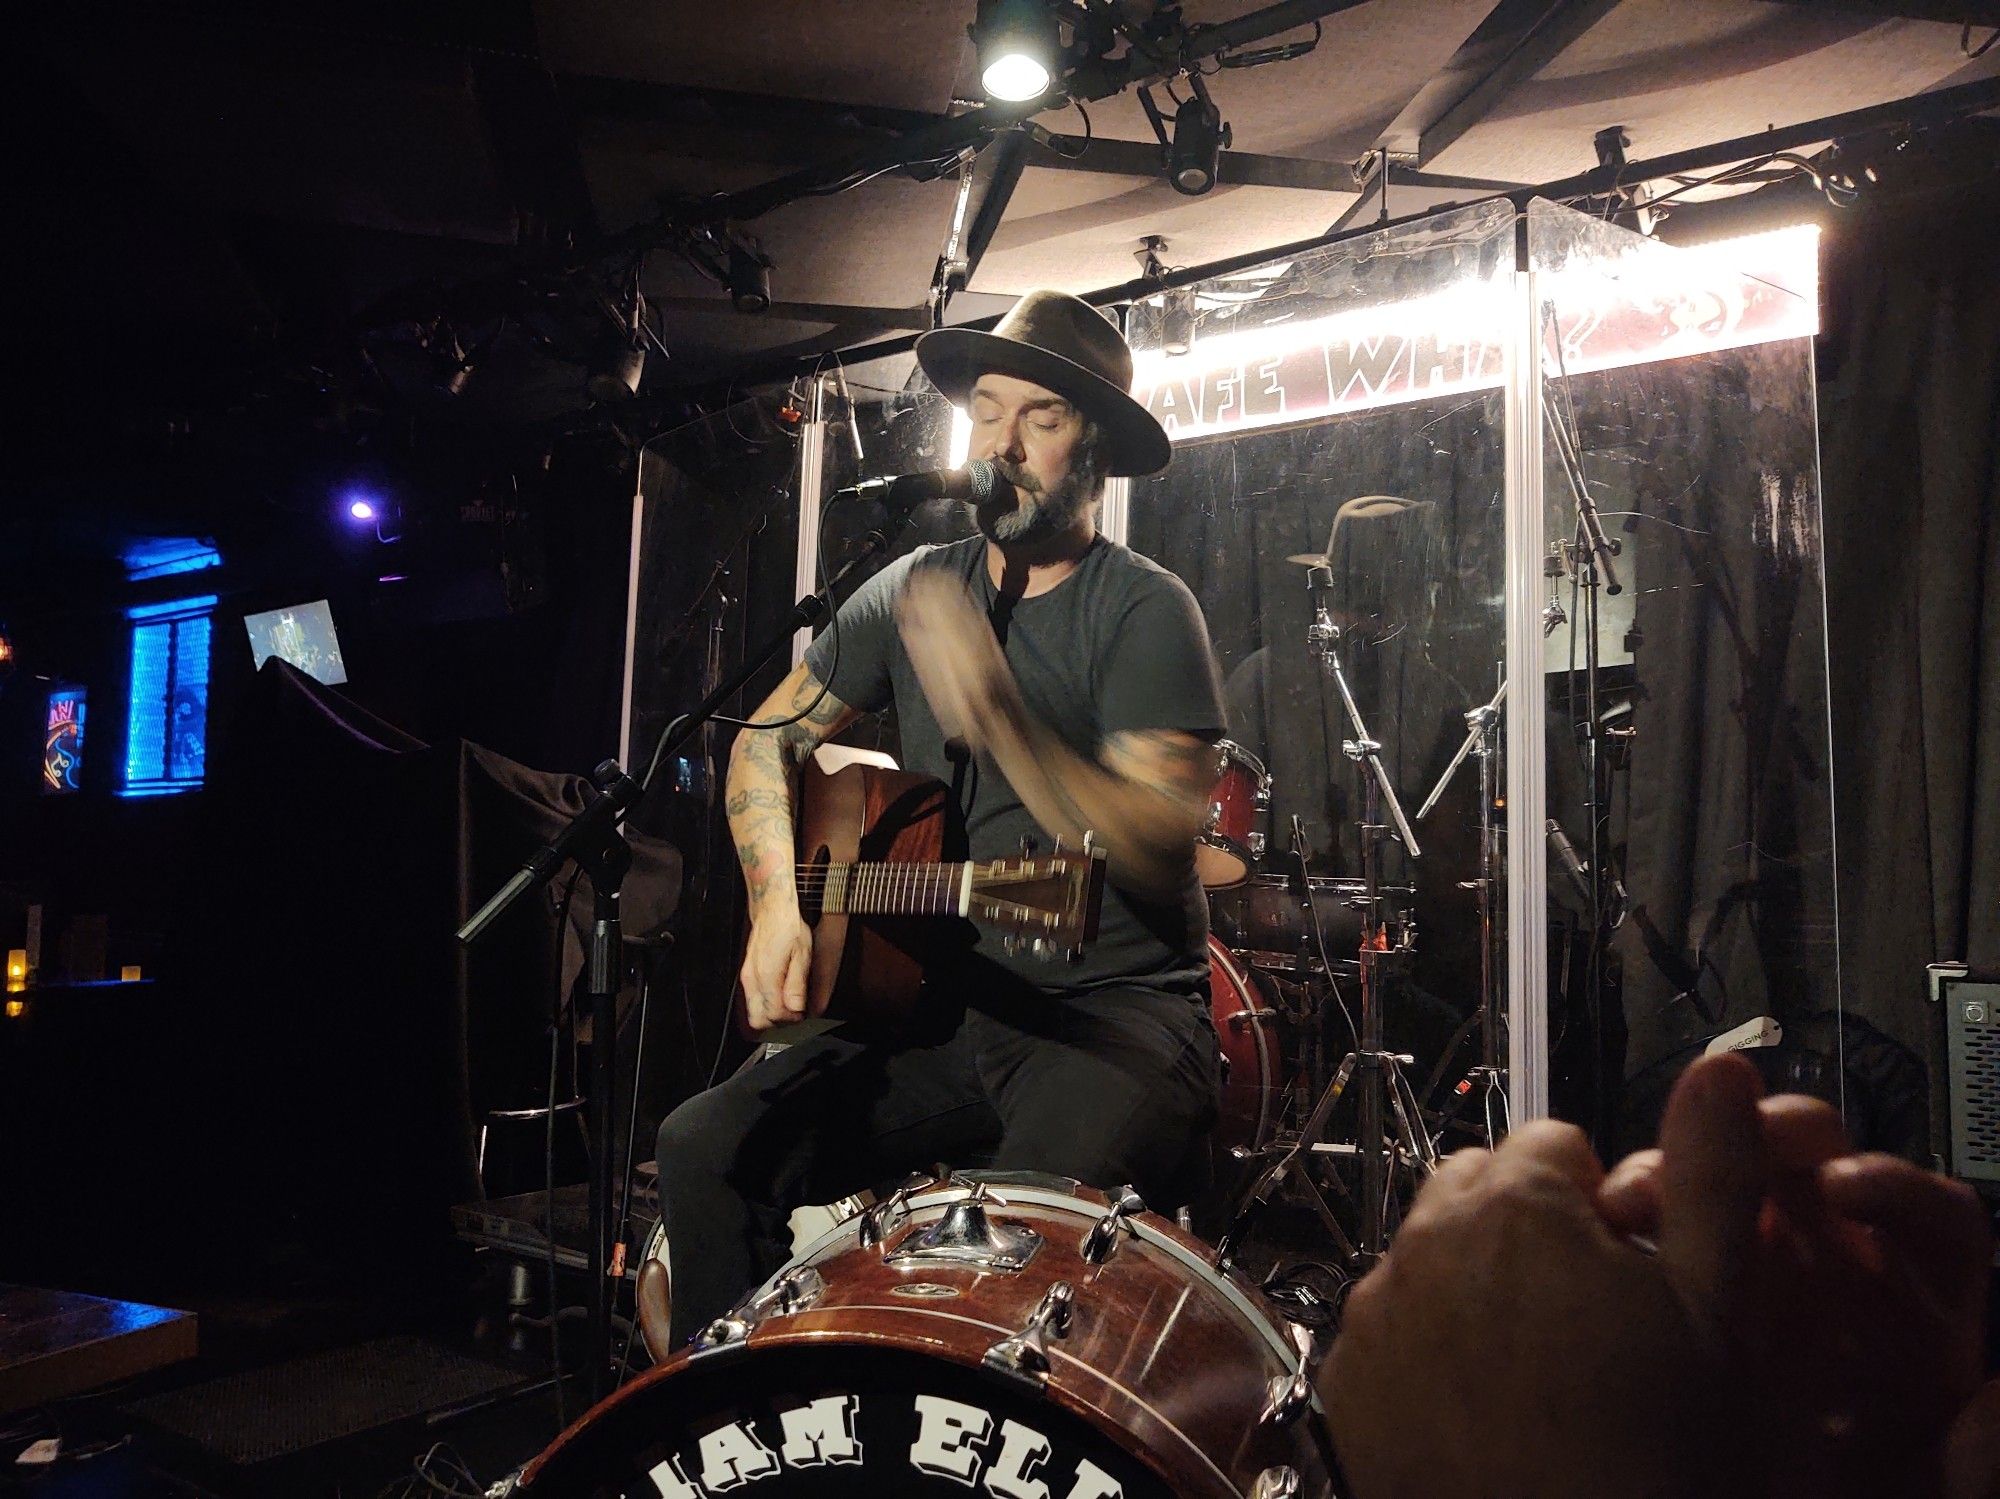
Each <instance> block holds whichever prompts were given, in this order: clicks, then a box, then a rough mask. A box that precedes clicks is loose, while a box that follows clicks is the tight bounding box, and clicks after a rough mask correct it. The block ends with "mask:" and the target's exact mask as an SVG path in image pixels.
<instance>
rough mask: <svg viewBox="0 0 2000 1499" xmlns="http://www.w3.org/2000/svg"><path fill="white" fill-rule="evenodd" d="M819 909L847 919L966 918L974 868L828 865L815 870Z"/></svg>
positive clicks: (876, 864) (951, 866)
mask: <svg viewBox="0 0 2000 1499" xmlns="http://www.w3.org/2000/svg"><path fill="white" fill-rule="evenodd" d="M814 874H815V876H816V877H817V878H818V880H819V881H820V886H821V891H822V894H821V896H820V909H821V910H822V911H825V912H827V913H828V914H830V915H848V916H964V915H966V914H968V912H969V910H970V908H971V903H972V866H971V865H970V864H964V863H958V864H889V863H879V862H876V863H861V864H827V865H823V866H821V868H820V869H818V870H816V871H814Z"/></svg>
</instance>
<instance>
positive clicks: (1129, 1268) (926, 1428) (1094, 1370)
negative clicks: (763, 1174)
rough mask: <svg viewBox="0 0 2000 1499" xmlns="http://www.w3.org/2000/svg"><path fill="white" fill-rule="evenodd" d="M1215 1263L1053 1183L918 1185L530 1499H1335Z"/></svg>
mask: <svg viewBox="0 0 2000 1499" xmlns="http://www.w3.org/2000/svg"><path fill="white" fill-rule="evenodd" d="M1209 1258H1210V1251H1208V1250H1206V1249H1205V1248H1204V1247H1203V1245H1202V1244H1201V1243H1200V1241H1198V1240H1196V1239H1194V1238H1193V1237H1191V1236H1190V1235H1188V1234H1185V1233H1183V1232H1181V1231H1180V1230H1179V1229H1177V1228H1175V1227H1174V1226H1173V1225H1172V1224H1170V1223H1168V1222H1166V1221H1165V1220H1164V1219H1161V1218H1158V1217H1156V1216H1154V1215H1152V1214H1150V1213H1147V1212H1144V1211H1143V1210H1141V1209H1138V1208H1136V1207H1135V1206H1134V1205H1133V1204H1132V1202H1130V1201H1129V1200H1128V1201H1127V1202H1126V1203H1124V1204H1122V1205H1119V1206H1114V1204H1113V1202H1112V1201H1111V1199H1109V1198H1107V1197H1106V1196H1105V1195H1104V1194H1103V1193H1101V1192H1096V1191H1093V1190H1091V1189H1089V1188H1087V1187H1081V1186H1079V1185H1078V1184H1077V1183H1075V1182H1072V1181H1067V1180H1063V1179H1061V1178H1055V1177H1039V1176H1027V1175H1021V1174H1015V1175H1004V1174H995V1173H987V1174H984V1175H981V1176H979V1177H976V1178H968V1177H953V1178H951V1179H949V1180H931V1181H927V1182H924V1183H922V1184H921V1185H917V1186H914V1187H911V1188H906V1189H904V1190H903V1191H899V1192H898V1193H896V1194H895V1195H894V1196H893V1197H890V1198H888V1199H886V1200H884V1201H883V1202H881V1203H878V1204H876V1205H875V1206H874V1207H873V1208H871V1209H869V1210H868V1211H867V1212H864V1213H862V1214H861V1215H860V1216H859V1217H857V1218H855V1219H853V1220H851V1221H849V1222H847V1223H845V1224H842V1225H840V1226H839V1227H838V1228H836V1229H834V1230H833V1231H832V1232H830V1233H829V1234H827V1235H826V1236H825V1237H824V1238H822V1239H821V1240H820V1241H819V1242H817V1243H816V1244H813V1245H811V1246H810V1247H808V1248H807V1249H806V1250H805V1251H804V1252H803V1253H801V1254H799V1255H797V1256H796V1257H795V1258H794V1259H793V1260H792V1262H791V1263H790V1264H789V1265H787V1266H786V1267H785V1268H784V1269H782V1270H780V1271H779V1272H778V1273H777V1274H776V1275H775V1276H773V1277H772V1278H771V1280H769V1281H768V1282H766V1283H765V1284H764V1285H763V1286H762V1287H760V1288H759V1289H758V1290H757V1291H755V1292H754V1293H752V1294H751V1295H750V1296H749V1297H747V1298H746V1299H745V1300H744V1301H743V1302H742V1303H741V1304H740V1305H739V1306H738V1307H737V1308H736V1309H735V1310H734V1311H732V1312H731V1313H730V1314H729V1315H728V1316H726V1317H722V1318H719V1319H718V1320H717V1321H715V1322H714V1323H711V1324H710V1325H709V1327H708V1328H706V1329H705V1330H704V1331H703V1333H702V1334H701V1335H700V1336H699V1337H697V1338H696V1339H695V1340H694V1343H693V1344H692V1345H691V1346H690V1347H688V1348H685V1349H682V1350H681V1351H679V1352H677V1353H675V1354H674V1356H673V1357H672V1358H670V1359H669V1360H668V1361H667V1362H666V1363H664V1364H662V1365H661V1366H660V1367H658V1368H656V1369H653V1370H651V1371H650V1372H648V1373H647V1374H645V1375H644V1376H643V1377H641V1378H640V1379H638V1380H635V1381H634V1382H633V1383H631V1384H629V1385H627V1386H626V1387H625V1388H624V1389H622V1390H620V1391H619V1392H618V1393H617V1394H615V1395H613V1396H612V1397H611V1398H610V1399H609V1400H606V1401H605V1402H603V1403H602V1404H601V1405H598V1406H596V1407H595V1408H594V1409H592V1410H590V1411H589V1412H587V1413H585V1415H583V1416H582V1417H581V1418H580V1419H579V1420H578V1421H577V1422H576V1423H575V1424H574V1425H572V1426H571V1427H570V1428H569V1430H567V1431H565V1432H564V1433H563V1434H562V1435H561V1436H560V1437H558V1438H557V1439H556V1441H555V1443H554V1445H553V1446H551V1447H550V1448H549V1449H548V1450H547V1451H545V1452H544V1453H543V1454H542V1455H541V1456H540V1457H538V1458H536V1459H535V1461H534V1462H533V1463H531V1464H530V1465H529V1466H528V1468H527V1470H526V1471H525V1472H523V1473H522V1475H521V1478H520V1480H519V1483H518V1484H517V1486H516V1493H517V1494H519V1495H521V1496H523V1499H540V1496H542V1495H565V1496H567V1495H614V1494H617V1495H644V1496H659V1499H707V1496H710V1495H719V1494H725V1493H733V1492H735V1491H736V1490H737V1489H739V1488H745V1487H747V1488H749V1489H750V1490H751V1491H752V1492H754V1493H757V1494H760V1495H763V1494H770V1495H784V1496H788V1499H789V1496H801V1499H803V1496H812V1499H834V1496H841V1499H848V1496H855V1499H858V1496H862V1495H867V1496H878V1495H889V1494H893V1495H907V1496H921V1495H933V1494H934V1495H963V1494H965V1493H966V1492H967V1491H968V1490H973V1491H977V1492H985V1493H991V1494H1000V1495H1013V1496H1030V1495H1033V1496H1036V1499H1041V1496H1044V1495H1047V1496H1050V1499H1251V1496H1258V1499H1268V1496H1274V1495H1279V1494H1287V1495H1290V1494H1296V1495H1300V1496H1305V1499H1324V1496H1327V1495H1329V1494H1330V1493H1331V1484H1330V1480H1329V1477H1328V1474H1329V1464H1328V1451H1329V1449H1328V1447H1327V1438H1326V1430H1325V1420H1324V1415H1323V1413H1322V1412H1321V1410H1320V1408H1319V1406H1318V1403H1317V1398H1316V1397H1315V1396H1314V1395H1313V1394H1312V1390H1311V1384H1310V1381H1309V1380H1305V1379H1302V1378H1301V1377H1300V1374H1299V1353H1298V1352H1297V1350H1296V1348H1295V1347H1294V1346H1293V1344H1292V1343H1291V1342H1289V1341H1288V1339H1287V1337H1286V1332H1285V1329H1284V1327H1283V1324H1282V1323H1280V1322H1279V1320H1278V1319H1277V1318H1276V1316H1275V1315H1274V1314H1273V1312H1272V1310H1271V1308H1270V1307H1269V1305H1268V1304H1267V1303H1266V1302H1265V1301H1264V1300H1263V1299H1262V1297H1260V1296H1259V1295H1258V1294H1257V1293H1256V1292H1254V1291H1251V1290H1247V1289H1245V1288H1244V1287H1243V1286H1241V1285H1239V1284H1237V1283H1236V1282H1235V1281H1233V1280H1231V1279H1229V1278H1228V1277H1226V1276H1224V1275H1221V1274H1220V1273H1218V1272H1217V1271H1216V1270H1215V1269H1214V1267H1213V1266H1212V1265H1211V1264H1210V1263H1209ZM1288 1418H1289V1419H1288Z"/></svg>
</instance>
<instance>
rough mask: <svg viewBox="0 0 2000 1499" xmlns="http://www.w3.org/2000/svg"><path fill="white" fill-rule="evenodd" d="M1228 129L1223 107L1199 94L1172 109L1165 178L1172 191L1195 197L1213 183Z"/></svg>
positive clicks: (1219, 164)
mask: <svg viewBox="0 0 2000 1499" xmlns="http://www.w3.org/2000/svg"><path fill="white" fill-rule="evenodd" d="M1230 137H1231V131H1230V129H1229V127H1228V126H1227V125H1225V124H1224V123H1223V121H1222V111H1221V110H1219V109H1217V108H1216V107H1215V104H1214V101H1212V100H1210V99H1208V98H1207V97H1205V96H1204V95H1202V94H1194V95H1191V96H1190V97H1189V99H1188V101H1187V102H1186V103H1185V104H1183V105H1181V107H1180V108H1179V109H1177V110H1175V111H1174V141H1173V145H1172V146H1170V147H1169V148H1168V150H1167V179H1168V180H1169V181H1170V182H1172V183H1173V185H1174V191H1175V192H1181V193H1186V194H1187V195H1188V196H1189V197H1191V198H1198V197H1200V196H1201V195H1202V194H1203V193H1205V192H1207V191H1208V190H1209V189H1210V188H1212V187H1214V186H1215V174H1216V173H1217V171H1219V170H1220V169H1221V166H1222V148H1223V147H1224V146H1226V145H1228V144H1229V141H1230Z"/></svg>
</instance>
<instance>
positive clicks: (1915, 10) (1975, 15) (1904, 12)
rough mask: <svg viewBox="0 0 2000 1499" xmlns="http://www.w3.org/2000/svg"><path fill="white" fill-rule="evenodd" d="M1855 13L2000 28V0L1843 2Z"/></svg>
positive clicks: (1813, 1) (1804, 0)
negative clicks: (1863, 12) (1861, 12)
mask: <svg viewBox="0 0 2000 1499" xmlns="http://www.w3.org/2000/svg"><path fill="white" fill-rule="evenodd" d="M1782 3H1784V4H1787V5H1813V6H1817V5H1819V4H1821V3H1822V0H1782ZM1841 3H1842V5H1843V6H1844V7H1845V8H1846V9H1848V10H1853V11H1865V12H1867V13H1868V14H1870V15H1878V16H1881V17H1882V18H1883V19H1885V20H1898V21H1948V22H1950V23H1951V24H1952V25H1954V26H2000V0H1841Z"/></svg>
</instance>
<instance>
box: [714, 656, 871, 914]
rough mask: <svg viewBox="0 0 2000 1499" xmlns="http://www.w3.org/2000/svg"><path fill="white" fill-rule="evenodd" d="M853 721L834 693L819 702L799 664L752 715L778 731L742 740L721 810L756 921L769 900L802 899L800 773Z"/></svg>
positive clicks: (815, 686) (733, 754) (732, 757)
mask: <svg viewBox="0 0 2000 1499" xmlns="http://www.w3.org/2000/svg"><path fill="white" fill-rule="evenodd" d="M815 698H818V699H819V701H818V702H817V703H815V702H814V699H815ZM809 706H810V709H811V711H810V712H807V713H806V714H805V716H804V717H803V718H801V719H800V720H799V721H798V722H797V723H792V724H784V725H783V726H777V724H776V721H777V720H782V719H787V718H791V717H793V716H794V715H796V714H799V713H801V712H802V711H804V710H806V709H807V708H808V707H809ZM855 716H856V715H855V713H854V711H853V710H852V709H850V708H849V707H848V706H847V705H846V704H845V703H843V702H841V700H840V699H839V698H837V697H835V696H834V695H833V694H832V693H831V692H829V693H826V694H825V695H824V696H821V694H820V687H819V683H818V682H817V681H816V680H815V679H814V677H813V676H812V674H811V672H809V671H808V670H807V669H806V668H805V667H804V666H803V665H800V666H797V667H794V668H793V669H792V673H791V675H790V676H788V677H787V678H786V679H785V680H784V681H783V682H781V683H779V685H778V688H777V690H776V691H775V692H773V693H772V694H771V695H770V697H768V698H766V699H765V700H764V703H763V705H762V706H761V707H760V708H759V709H758V710H757V712H756V713H755V714H753V715H752V719H751V721H752V722H753V723H754V722H763V723H772V724H773V725H774V726H773V727H771V728H768V729H744V730H743V731H742V732H741V733H739V734H738V735H737V736H736V743H735V746H734V748H732V749H731V751H730V754H729V790H728V797H727V799H726V800H725V801H724V803H723V806H724V810H725V811H727V813H728V814H729V832H730V836H731V837H732V838H733V839H734V840H735V843H736V857H737V858H738V859H739V860H740V861H741V862H742V865H743V882H744V885H745V887H746V888H747V889H748V890H749V892H750V907H751V914H752V916H753V917H754V916H755V914H756V913H757V912H758V911H759V910H761V909H763V908H764V907H765V906H766V905H767V904H768V903H769V902H772V901H775V900H788V901H789V900H793V899H795V898H796V885H795V883H794V881H793V876H792V869H793V860H794V853H793V848H792V844H793V807H794V804H795V800H794V799H795V797H796V795H797V791H798V775H799V767H800V766H802V765H804V764H805V762H806V761H807V760H808V759H810V758H811V756H812V752H813V751H814V750H815V749H816V748H818V746H819V745H820V744H821V743H823V742H824V741H825V740H826V739H827V738H829V737H830V736H831V735H833V734H835V733H837V732H838V731H839V730H840V729H841V728H843V727H845V726H846V725H847V724H848V723H850V722H852V721H853V719H854V718H855Z"/></svg>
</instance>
